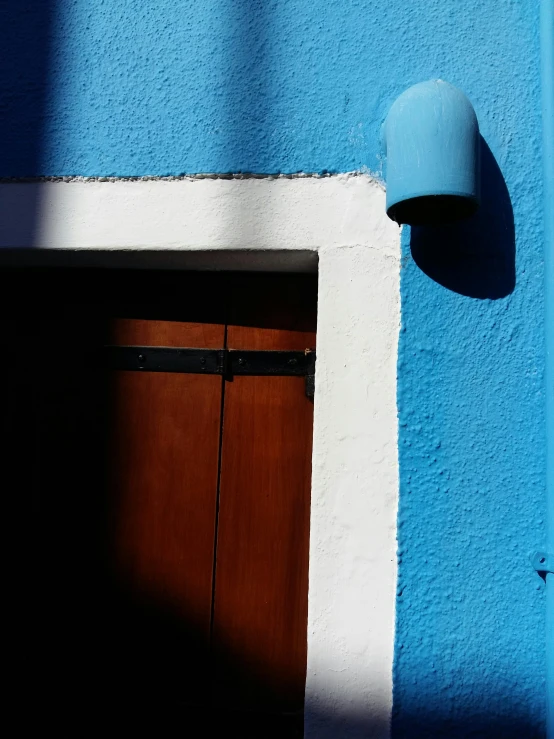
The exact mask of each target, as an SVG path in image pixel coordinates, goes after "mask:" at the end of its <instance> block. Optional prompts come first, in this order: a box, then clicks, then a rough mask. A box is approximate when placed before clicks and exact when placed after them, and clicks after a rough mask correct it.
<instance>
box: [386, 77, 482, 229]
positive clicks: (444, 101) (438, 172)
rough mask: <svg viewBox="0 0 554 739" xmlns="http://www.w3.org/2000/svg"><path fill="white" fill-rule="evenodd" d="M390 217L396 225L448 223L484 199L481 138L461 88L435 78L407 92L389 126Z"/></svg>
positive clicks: (389, 118) (395, 105) (393, 109)
mask: <svg viewBox="0 0 554 739" xmlns="http://www.w3.org/2000/svg"><path fill="white" fill-rule="evenodd" d="M384 142H385V146H386V172H387V175H386V180H387V214H388V215H389V217H390V218H392V220H393V221H396V222H397V223H409V224H413V225H419V224H432V223H446V222H448V221H455V220H458V219H461V218H467V217H468V216H470V215H472V214H473V213H474V212H475V211H476V210H477V208H478V207H479V200H480V137H479V125H478V123H477V116H476V115H475V111H474V110H473V106H472V105H471V103H470V102H469V100H468V99H467V97H466V96H465V95H464V93H463V92H461V91H460V90H458V88H456V87H454V86H453V85H451V84H449V83H448V82H443V80H431V81H429V82H421V83H420V84H418V85H414V86H413V87H410V88H409V89H408V90H406V91H405V92H403V93H402V95H400V97H398V98H397V99H396V101H395V102H394V103H393V105H392V107H391V109H390V111H389V114H388V116H387V119H386V121H385V124H384Z"/></svg>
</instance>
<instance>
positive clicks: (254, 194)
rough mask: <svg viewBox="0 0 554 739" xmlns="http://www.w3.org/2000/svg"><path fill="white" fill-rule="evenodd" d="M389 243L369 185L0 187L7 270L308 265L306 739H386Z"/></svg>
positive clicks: (395, 270) (392, 319)
mask: <svg viewBox="0 0 554 739" xmlns="http://www.w3.org/2000/svg"><path fill="white" fill-rule="evenodd" d="M399 233H400V232H399V229H398V228H397V227H396V226H395V225H394V224H393V223H391V222H390V221H389V220H388V219H387V218H386V216H385V195H384V192H383V191H382V189H381V187H380V186H379V185H378V184H377V183H376V182H374V181H373V180H371V179H370V178H369V177H367V176H365V175H358V176H354V175H342V176H336V177H328V178H324V179H316V178H303V179H277V180H275V179H252V180H231V181H229V180H174V181H156V180H147V181H136V182H126V181H115V182H113V181H112V182H98V181H95V182H80V181H74V182H69V183H66V182H44V183H34V184H0V248H3V249H4V250H5V251H4V254H5V255H9V257H10V259H13V258H14V251H13V250H18V253H19V254H21V256H23V255H24V254H26V255H27V256H28V255H29V254H31V255H36V256H39V255H47V254H51V253H58V254H59V253H60V252H59V251H57V252H52V251H51V250H62V251H63V253H64V254H67V256H68V258H69V257H71V259H73V260H75V259H76V258H77V256H78V255H79V254H80V253H81V254H82V253H88V254H89V256H90V254H91V250H92V251H95V252H96V253H97V254H98V255H99V257H100V255H105V254H106V252H112V253H113V254H114V257H117V255H121V253H122V252H124V251H127V250H129V251H130V253H131V257H132V258H134V259H136V260H138V259H139V258H140V255H141V254H142V255H144V253H145V252H146V253H150V252H157V253H160V251H164V252H166V253H167V256H168V257H171V259H172V260H173V261H172V264H173V265H174V266H182V265H186V264H187V262H186V259H184V258H185V257H186V256H187V255H188V256H190V255H192V254H196V255H197V256H199V257H200V261H198V262H197V266H211V267H215V268H229V267H235V268H242V269H244V268H260V267H262V268H263V267H264V266H265V267H266V268H267V266H268V265H269V268H271V269H290V268H291V264H292V265H293V267H292V268H293V269H303V268H310V267H312V266H313V265H314V257H315V255H318V257H319V311H318V360H317V378H316V399H315V421H314V452H313V481H312V509H311V510H312V513H311V542H310V592H309V623H308V671H307V685H306V739H326V738H327V737H331V736H333V738H334V739H336V737H337V736H340V737H342V738H343V739H346V738H347V737H354V736H361V735H362V733H361V730H360V729H356V722H359V726H360V727H361V726H365V727H367V726H368V725H371V726H372V727H373V730H372V734H371V735H372V736H374V737H386V736H388V733H389V718H390V710H391V703H392V660H393V637H394V603H395V587H396V556H395V550H396V508H397V491H398V460H397V457H398V454H397V421H396V356H397V339H398V330H399V321H400V315H399V252H400V249H399ZM29 247H31V248H30V249H29ZM19 250H22V251H19ZM137 252H140V254H139V253H137ZM181 257H183V259H184V261H183V260H180V258H181ZM271 257H273V259H271ZM103 258H105V257H103ZM108 263H109V260H108ZM189 264H190V263H189ZM321 717H324V719H323V720H322V718H321ZM343 720H344V723H341V722H342V721H343ZM363 735H364V736H366V735H368V734H367V728H366V729H365V732H364V733H363Z"/></svg>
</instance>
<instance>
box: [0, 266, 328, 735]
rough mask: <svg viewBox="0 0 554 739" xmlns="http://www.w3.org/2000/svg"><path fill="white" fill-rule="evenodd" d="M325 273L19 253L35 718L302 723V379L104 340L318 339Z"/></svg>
mask: <svg viewBox="0 0 554 739" xmlns="http://www.w3.org/2000/svg"><path fill="white" fill-rule="evenodd" d="M316 291H317V285H316V278H315V277H314V276H311V275H273V274H265V275H264V274H246V273H235V274H232V273H225V274H223V273H187V272H164V271H131V270H92V269H91V270H89V269H86V270H85V269H80V270H75V269H71V270H63V269H20V270H16V269H14V270H9V269H5V270H3V271H2V275H1V277H0V308H1V316H2V318H1V323H0V325H1V327H2V338H3V346H4V358H3V360H2V363H1V366H2V380H3V382H2V387H3V409H2V432H1V441H2V446H1V449H2V458H3V461H2V469H3V480H4V487H3V494H4V495H3V500H4V506H5V515H4V517H3V522H4V530H5V540H6V541H7V542H8V557H7V560H6V563H7V568H6V569H7V575H8V577H7V581H8V592H7V594H6V595H7V599H6V601H5V602H6V603H7V610H8V614H9V629H8V632H7V633H8V635H9V637H8V650H7V651H8V653H9V657H8V659H7V661H6V662H5V664H6V665H7V667H6V669H7V671H8V681H9V683H10V685H11V697H10V702H11V705H12V708H13V709H14V710H15V713H16V715H17V716H18V721H19V723H20V725H21V728H22V729H23V728H31V729H33V730H39V729H40V730H44V729H45V728H58V729H61V730H64V729H65V730H68V729H69V730H74V731H82V730H83V729H86V728H95V729H103V728H104V727H105V728H107V727H110V728H116V729H117V728H125V729H127V730H136V729H143V730H144V729H146V728H148V729H149V730H154V731H156V734H157V735H158V736H164V735H165V734H166V732H169V731H172V732H173V731H178V732H179V733H181V734H182V735H184V736H195V737H196V736H211V735H212V734H213V735H214V736H215V735H217V736H219V735H221V734H222V733H223V732H225V733H232V734H234V735H237V736H242V737H248V736H256V737H273V736H279V737H287V736H290V737H299V736H302V712H303V700H304V682H305V670H306V619H307V589H308V579H307V578H308V539H309V495H310V472H311V437H312V416H313V407H312V403H311V401H310V400H309V399H308V398H307V397H306V394H305V385H304V380H303V378H301V377H235V378H233V379H231V378H227V379H225V378H222V377H219V376H216V375H210V376H205V375H200V374H198V375H197V374H170V373H165V372H157V373H155V372H127V371H117V372H115V371H109V372H108V371H106V370H105V369H103V368H102V366H101V363H99V362H98V361H97V358H98V351H99V349H100V348H101V347H102V346H104V345H105V344H112V345H113V344H115V345H119V346H124V345H146V346H173V347H176V346H188V347H202V348H213V349H219V348H230V349H243V350H244V349H287V350H304V349H308V348H314V347H315V322H316V301H317V293H316Z"/></svg>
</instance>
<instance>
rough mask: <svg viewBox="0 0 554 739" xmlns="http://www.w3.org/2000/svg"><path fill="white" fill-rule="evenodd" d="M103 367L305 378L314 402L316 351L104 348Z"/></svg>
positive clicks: (146, 370)
mask: <svg viewBox="0 0 554 739" xmlns="http://www.w3.org/2000/svg"><path fill="white" fill-rule="evenodd" d="M102 359H103V361H102V365H103V366H104V367H106V368H107V369H112V370H126V371H142V372H178V373H186V374H202V375H223V376H224V377H226V378H227V379H232V378H233V377H234V376H235V375H250V376H255V375H257V376H261V375H268V376H274V377H305V378H306V395H307V397H309V398H311V399H313V397H314V389H315V359H316V356H315V351H313V350H311V349H306V350H305V351H290V352H289V351H260V350H245V351H242V350H238V349H195V348H189V347H179V348H176V347H165V346H106V347H104V349H103V357H102Z"/></svg>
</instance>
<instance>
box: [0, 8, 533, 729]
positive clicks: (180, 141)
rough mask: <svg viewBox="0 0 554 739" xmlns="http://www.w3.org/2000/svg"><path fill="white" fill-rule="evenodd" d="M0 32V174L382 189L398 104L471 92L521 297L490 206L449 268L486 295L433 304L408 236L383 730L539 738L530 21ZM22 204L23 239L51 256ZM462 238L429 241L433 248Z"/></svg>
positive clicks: (197, 14)
mask: <svg viewBox="0 0 554 739" xmlns="http://www.w3.org/2000/svg"><path fill="white" fill-rule="evenodd" d="M6 7H7V6H6ZM3 10H4V9H3ZM4 13H5V14H6V18H5V19H4V20H5V21H6V22H3V23H0V41H1V42H2V43H1V44H0V46H1V48H2V49H3V50H4V58H5V63H4V64H3V65H2V66H1V67H0V83H1V85H2V89H3V91H4V92H3V98H2V104H3V109H2V115H1V116H0V142H1V147H2V148H1V157H0V175H1V176H31V175H40V174H45V175H48V174H52V175H64V174H66V175H69V174H76V175H114V174H116V175H130V176H136V175H148V174H170V175H171V174H179V173H183V172H189V173H195V172H214V171H219V172H225V171H229V172H239V171H257V172H266V173H270V172H289V173H290V172H296V171H313V172H323V171H331V172H340V171H349V170H354V169H360V168H364V167H367V168H368V169H369V170H371V171H377V172H380V170H381V159H380V144H379V135H380V126H381V123H382V121H383V120H384V118H385V115H386V112H387V111H388V109H389V107H390V105H391V103H392V102H393V100H394V99H395V98H396V97H397V95H398V94H400V93H401V92H402V91H403V90H404V89H406V88H407V87H409V86H410V85H412V84H414V83H416V82H420V81H423V80H426V79H430V78H435V77H440V78H442V79H445V80H448V81H449V82H452V83H453V84H455V85H457V86H459V87H460V88H461V89H462V90H463V91H464V92H465V93H466V94H467V95H468V97H469V99H470V100H471V102H472V103H473V105H474V107H475V110H476V113H477V116H478V119H479V124H480V128H481V132H482V133H483V136H484V138H485V139H486V141H487V143H488V145H489V147H490V149H491V151H492V155H493V156H494V158H496V161H497V163H498V165H499V167H500V170H501V172H502V174H503V176H504V179H505V181H506V185H507V193H508V195H509V199H511V208H513V225H514V226H515V261H514V260H513V256H512V260H513V261H514V265H513V266H514V267H515V269H514V277H515V279H514V284H513V285H511V286H510V289H509V290H506V289H504V290H503V289H496V288H495V285H496V286H498V285H497V283H498V280H499V279H501V277H502V275H501V274H500V273H501V272H502V270H503V269H504V268H505V265H503V264H502V259H501V258H500V257H499V254H498V253H497V254H496V256H495V255H493V256H492V257H491V256H490V255H488V256H487V248H488V247H487V243H488V242H491V241H492V242H497V243H496V244H495V247H497V246H498V247H500V248H502V243H503V241H504V242H505V244H507V242H508V241H509V240H510V238H511V237H510V229H511V225H510V223H509V220H510V219H509V217H507V218H505V219H504V220H503V221H502V222H501V223H500V225H499V223H498V222H496V228H491V223H492V224H493V225H494V223H495V216H494V214H495V212H496V208H495V202H497V203H499V202H500V200H499V199H498V198H496V199H495V198H494V197H492V196H491V195H489V194H488V192H487V190H489V189H490V188H485V189H484V194H485V196H486V197H489V208H488V210H487V211H486V212H485V216H484V217H483V219H482V220H481V221H480V222H479V225H480V228H478V229H474V230H473V232H472V233H471V235H472V238H471V239H469V242H470V244H469V245H470V246H471V247H472V248H473V250H474V254H473V256H474V257H475V252H476V251H477V252H479V250H483V252H484V253H485V260H484V261H485V262H488V268H486V267H487V265H486V264H485V265H483V261H482V260H481V262H480V261H479V259H476V260H474V262H472V261H471V260H469V262H468V261H467V259H466V256H467V255H464V253H463V249H462V253H461V256H460V259H459V262H458V268H457V267H456V265H455V264H454V272H456V271H458V272H462V273H463V272H466V273H467V272H468V270H469V272H471V271H472V270H473V273H474V275H473V277H474V278H475V281H476V282H479V283H480V285H478V286H475V285H471V284H468V282H469V283H471V279H472V277H471V274H470V275H469V280H468V279H465V284H461V283H463V282H464V280H461V279H460V275H459V274H457V273H456V274H454V275H453V276H454V278H455V279H453V280H451V281H449V282H448V281H447V284H446V285H445V286H441V285H439V284H438V282H437V281H434V279H433V277H432V276H429V275H428V274H424V273H423V272H422V271H421V270H420V269H419V268H418V266H417V265H416V264H415V263H414V261H413V260H412V254H411V251H410V245H409V240H410V234H409V232H406V236H405V241H404V252H403V262H402V263H403V270H402V283H401V285H402V307H403V309H402V313H403V330H402V333H401V341H400V349H399V353H400V356H399V369H398V375H399V388H398V402H399V413H400V430H399V433H400V450H401V451H400V469H401V508H400V517H399V536H400V560H401V563H400V585H399V594H398V611H397V612H398V620H397V649H396V667H395V712H394V721H393V733H394V734H395V735H396V736H397V737H410V738H411V737H418V736H441V735H444V736H449V737H461V736H471V735H473V736H482V737H485V736H502V737H514V738H515V737H517V738H518V739H519V737H531V736H541V734H542V732H543V719H544V690H545V684H544V664H545V659H544V628H545V627H544V601H543V592H542V589H541V588H542V584H541V582H540V580H537V578H536V576H535V575H534V574H533V572H532V571H531V570H530V567H529V565H528V563H527V552H528V551H530V550H533V549H535V548H536V547H540V546H542V545H543V543H544V537H545V527H544V522H543V518H544V513H545V509H546V506H545V493H544V471H545V458H544V454H545V452H544V449H545V446H544V435H543V425H544V407H543V406H544V396H543V388H544V385H543V375H542V369H543V364H544V352H543V346H544V329H543V317H542V308H543V290H542V284H543V282H542V281H543V271H542V252H541V250H542V232H541V227H540V213H541V200H540V199H541V184H540V170H541V164H540V144H539V142H540V117H539V115H540V106H539V89H538V82H539V73H538V68H539V65H538V3H537V2H535V0H495V1H494V2H492V1H488V2H483V0H467V2H464V3H460V2H458V0H416V1H415V2H405V0H403V1H402V2H400V1H399V0H325V2H322V3H313V2H308V0H279V1H278V2H277V0H273V1H272V0H265V1H264V2H255V1H254V0H251V1H247V0H236V1H235V0H206V1H205V2H202V3H192V2H181V3H174V2H170V0H160V1H159V2H157V3H150V4H148V3H144V2H143V1H142V0H122V1H121V2H97V3H87V2H85V0H57V1H56V2H55V3H54V2H53V0H43V1H42V2H41V3H38V4H37V3H36V2H34V0H19V2H17V3H10V4H9V9H5V10H4ZM195 187H196V184H195ZM35 195H36V198H37V199H38V197H39V195H38V191H37V193H35ZM33 198H34V196H33V194H32V193H31V194H30V195H29V197H28V199H27V202H26V205H25V207H24V212H23V216H24V217H23V222H24V223H25V224H27V225H26V229H27V236H26V239H25V241H26V243H29V241H32V240H33V238H34V236H35V234H36V235H37V240H38V241H39V242H41V240H43V241H42V242H41V243H45V241H44V240H46V241H47V237H46V235H44V233H43V235H40V232H41V231H42V229H43V227H42V224H41V223H40V222H38V221H37V219H36V213H37V212H38V211H39V210H40V209H39V208H38V207H35V205H38V203H35V201H34V200H33ZM0 205H1V201H0ZM502 209H503V210H504V211H507V210H509V208H506V203H504V204H503V206H502ZM41 212H44V211H41ZM8 215H9V213H8ZM322 217H324V216H322ZM360 218H362V217H361V216H360ZM3 220H4V221H6V220H9V218H3ZM231 220H232V219H231ZM367 223H368V228H372V227H373V226H372V224H370V220H369V218H368V220H367ZM235 225H238V226H240V225H241V219H240V218H237V219H236V220H235ZM112 226H113V227H114V230H115V231H117V223H107V224H106V227H105V230H106V232H109V231H110V229H111V228H112ZM74 227H75V228H76V229H78V225H77V224H74ZM257 228H258V229H262V230H263V228H264V227H263V225H259V226H257ZM130 230H131V231H132V230H133V227H132V225H131V226H130ZM323 230H324V229H323ZM491 231H492V233H493V236H494V238H492V239H491V238H489V237H490V234H491ZM45 233H46V234H47V233H52V229H51V227H50V226H48V227H47V228H46V232H45ZM284 233H288V232H287V229H286V228H284V230H283V234H284ZM503 234H504V235H505V238H503ZM250 235H251V236H255V239H254V240H256V239H258V238H259V234H258V232H255V234H252V233H251V234H250ZM48 238H50V237H48ZM84 238H85V237H84ZM87 238H89V237H87ZM183 238H185V237H183ZM221 238H222V239H223V238H224V235H223V234H222V235H221ZM120 239H121V240H122V241H123V242H125V236H124V235H120ZM133 239H134V240H136V241H138V242H141V240H142V237H141V236H140V234H136V233H135V236H134V237H133ZM89 240H90V238H89ZM131 240H132V239H131ZM301 241H302V239H301ZM185 242H186V238H185ZM456 242H457V243H458V245H459V242H460V234H459V233H457V232H448V233H446V234H445V235H444V238H443V240H442V244H439V246H440V248H439V252H440V253H442V254H444V255H445V258H448V255H449V254H450V253H451V250H452V246H453V245H454V244H455V243H456ZM259 243H261V242H259ZM360 243H367V241H363V242H360ZM467 245H468V244H462V246H467ZM508 251H509V249H508ZM439 256H440V254H439ZM321 264H322V265H324V260H322V262H321ZM468 264H469V267H468V266H467V265H468ZM431 266H433V265H431ZM435 266H436V265H435ZM446 266H447V267H448V265H446ZM450 267H452V264H451V265H450ZM484 267H485V268H484ZM322 268H323V267H322ZM433 274H434V276H435V278H437V274H436V271H435V272H433ZM499 275H500V276H499ZM466 277H467V274H466ZM439 279H440V276H439ZM443 282H444V280H443ZM473 288H475V289H473ZM464 291H465V292H466V293H467V292H469V293H470V294H471V295H473V297H468V296H467V295H465V294H461V293H464ZM357 316H358V311H357V310H356V311H354V312H353V313H352V315H351V317H350V320H351V321H352V323H353V325H355V324H356V321H357ZM439 445H440V446H439ZM435 459H436V461H435ZM332 597H333V593H329V599H332ZM343 735H345V736H346V735H347V732H343Z"/></svg>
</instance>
